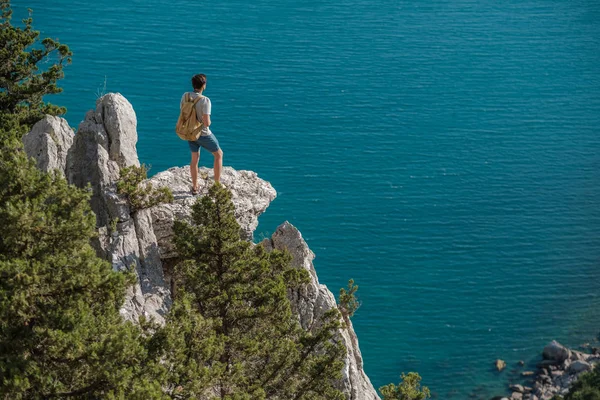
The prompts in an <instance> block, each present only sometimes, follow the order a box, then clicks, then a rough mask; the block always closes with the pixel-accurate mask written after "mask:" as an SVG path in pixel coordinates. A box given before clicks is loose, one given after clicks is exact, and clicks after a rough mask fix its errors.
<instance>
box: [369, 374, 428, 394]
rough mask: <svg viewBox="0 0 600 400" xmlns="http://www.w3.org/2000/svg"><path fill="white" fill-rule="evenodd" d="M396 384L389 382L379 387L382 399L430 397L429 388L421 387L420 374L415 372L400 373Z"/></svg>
mask: <svg viewBox="0 0 600 400" xmlns="http://www.w3.org/2000/svg"><path fill="white" fill-rule="evenodd" d="M401 379H402V382H401V383H399V384H398V386H396V385H394V384H393V383H390V384H389V385H385V386H382V387H380V388H379V391H380V392H381V395H382V396H383V400H425V399H428V398H430V397H431V393H430V392H429V388H428V387H427V386H423V387H422V388H421V376H420V375H419V374H417V373H416V372H409V373H408V374H406V375H405V374H402V376H401Z"/></svg>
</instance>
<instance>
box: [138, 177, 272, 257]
mask: <svg viewBox="0 0 600 400" xmlns="http://www.w3.org/2000/svg"><path fill="white" fill-rule="evenodd" d="M148 182H149V183H151V184H152V186H154V187H157V188H159V187H168V188H169V189H171V191H172V192H173V197H174V198H175V200H174V202H173V203H171V204H160V205H158V206H156V207H153V208H152V210H151V213H152V223H153V227H154V234H155V235H156V238H157V241H158V245H159V249H160V250H159V251H160V256H161V258H163V259H164V258H172V257H175V256H176V254H175V249H174V247H173V244H172V243H171V239H172V237H173V228H172V227H173V221H175V219H183V220H187V221H189V220H190V218H191V213H192V205H193V204H194V203H195V202H196V200H197V199H198V197H202V196H204V195H206V193H207V192H208V189H209V187H210V186H211V185H212V184H213V182H214V180H213V178H212V170H209V169H207V168H199V170H198V186H199V191H198V195H197V196H194V195H192V194H191V192H190V188H191V186H192V181H191V177H190V167H189V166H185V167H181V168H179V167H174V168H169V169H168V170H166V171H163V172H160V173H158V174H156V175H155V176H153V177H152V178H151V179H149V180H148ZM221 182H222V183H223V184H224V185H225V186H226V187H227V188H228V189H229V190H230V191H231V199H232V201H233V204H234V205H235V217H236V220H237V222H238V223H239V224H240V227H241V234H242V237H243V238H245V239H248V240H249V239H252V236H253V232H254V230H255V229H256V227H257V226H258V217H259V215H261V214H262V213H263V212H264V211H265V210H266V209H267V207H268V206H269V204H270V203H271V201H273V199H275V197H276V196H277V192H276V191H275V189H273V186H271V184H270V183H269V182H267V181H264V180H262V179H260V178H259V177H258V176H257V175H256V173H255V172H252V171H236V170H234V169H233V168H231V167H225V168H223V171H222V172H221Z"/></svg>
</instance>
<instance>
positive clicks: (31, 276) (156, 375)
mask: <svg viewBox="0 0 600 400" xmlns="http://www.w3.org/2000/svg"><path fill="white" fill-rule="evenodd" d="M21 146H22V145H21V144H20V142H19V141H18V140H16V139H13V140H12V141H10V142H8V143H5V144H4V145H3V146H2V148H0V226H2V235H0V398H2V399H11V400H12V399H50V398H68V397H70V398H86V399H91V398H103V399H111V398H128V399H152V398H162V396H163V394H162V390H161V387H160V384H159V382H160V377H161V376H163V375H161V374H162V367H161V366H160V364H159V363H155V362H152V361H151V360H150V359H149V358H148V353H147V350H146V344H147V342H148V341H149V338H148V337H147V335H145V334H144V332H143V331H142V330H141V329H140V328H139V327H138V326H135V325H133V324H132V323H128V322H124V321H123V319H122V317H121V316H120V314H119V308H120V307H121V305H122V304H123V301H124V294H125V289H126V286H127V285H130V284H131V282H132V275H128V274H123V273H119V272H115V271H113V270H112V268H111V266H110V264H109V263H107V262H106V261H104V260H102V259H99V258H98V257H97V256H96V254H95V252H94V250H93V249H92V248H91V247H90V245H89V241H90V238H92V236H93V235H94V234H95V217H94V214H93V213H92V211H91V209H90V206H89V198H90V195H89V193H88V192H87V191H85V190H80V189H77V188H75V187H73V186H70V185H68V184H67V182H66V180H65V179H64V178H63V177H62V176H60V175H58V174H56V173H54V174H46V173H43V172H41V171H39V170H38V169H36V167H35V163H34V162H33V161H32V160H29V159H28V158H27V156H26V154H25V153H24V151H23V149H22V147H21Z"/></svg>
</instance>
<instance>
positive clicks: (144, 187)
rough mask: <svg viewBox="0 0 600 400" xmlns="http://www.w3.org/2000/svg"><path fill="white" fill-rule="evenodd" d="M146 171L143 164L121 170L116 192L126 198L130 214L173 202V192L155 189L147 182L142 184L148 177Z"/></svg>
mask: <svg viewBox="0 0 600 400" xmlns="http://www.w3.org/2000/svg"><path fill="white" fill-rule="evenodd" d="M148 169H149V168H148V167H147V166H146V165H145V164H142V165H141V166H139V167H136V166H135V165H132V166H130V167H124V168H122V169H121V176H120V178H119V181H118V182H117V192H118V193H119V194H123V195H125V197H127V200H129V204H130V205H131V210H132V212H135V211H137V210H140V209H142V208H148V207H152V206H155V205H157V204H160V203H172V202H173V192H171V189H169V188H168V187H161V188H155V187H153V186H152V184H151V183H149V182H146V183H142V182H144V180H145V179H146V178H147V177H148Z"/></svg>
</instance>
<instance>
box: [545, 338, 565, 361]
mask: <svg viewBox="0 0 600 400" xmlns="http://www.w3.org/2000/svg"><path fill="white" fill-rule="evenodd" d="M542 357H544V360H552V361H556V362H559V363H560V362H563V361H565V360H567V359H569V358H570V357H571V350H569V349H567V348H566V347H565V346H563V345H562V344H560V343H558V342H557V341H556V340H553V341H552V342H550V344H548V345H547V346H546V347H544V351H543V352H542Z"/></svg>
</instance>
